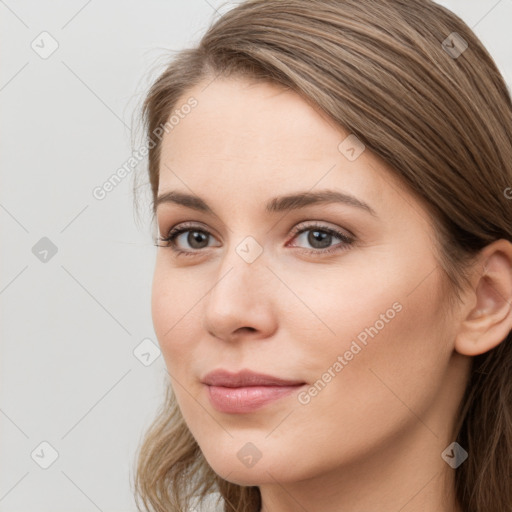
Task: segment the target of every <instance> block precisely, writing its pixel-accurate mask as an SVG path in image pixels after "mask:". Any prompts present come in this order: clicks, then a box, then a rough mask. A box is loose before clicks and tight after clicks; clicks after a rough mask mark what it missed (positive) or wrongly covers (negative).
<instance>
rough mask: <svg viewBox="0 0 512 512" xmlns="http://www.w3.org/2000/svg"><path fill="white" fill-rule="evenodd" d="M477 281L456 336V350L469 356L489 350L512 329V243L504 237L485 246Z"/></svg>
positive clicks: (477, 268) (476, 272)
mask: <svg viewBox="0 0 512 512" xmlns="http://www.w3.org/2000/svg"><path fill="white" fill-rule="evenodd" d="M473 284H474V286H473V288H472V290H470V293H469V294H468V296H469V299H471V300H469V299H468V301H469V302H470V304H471V305H470V306H468V307H467V308H466V309H463V310H462V311H463V314H464V315H465V316H463V317H462V320H461V324H460V328H459V330H458V333H457V335H456V338H455V350H457V352H459V353H460V354H464V355H467V356H476V355H479V354H483V353H485V352H488V351H489V350H491V349H493V348H494V347H496V346H497V345H499V344H500V343H501V342H502V341H503V340H504V339H505V338H506V337H507V335H508V334H509V333H510V331H511V330H512V243H510V242H509V241H507V240H504V239H501V240H497V241H496V242H493V243H492V244H490V245H488V246H487V247H485V248H484V249H482V251H481V254H480V256H479V258H478V264H477V265H476V266H475V274H474V278H473Z"/></svg>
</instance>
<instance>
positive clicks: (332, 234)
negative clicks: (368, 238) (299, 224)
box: [294, 226, 352, 252]
mask: <svg viewBox="0 0 512 512" xmlns="http://www.w3.org/2000/svg"><path fill="white" fill-rule="evenodd" d="M295 238H297V239H301V238H302V239H303V240H304V239H305V241H306V242H307V243H308V244H309V245H310V246H312V247H313V248H314V249H320V250H322V249H327V248H330V247H331V244H332V240H333V238H338V239H340V240H341V241H342V242H343V243H344V244H346V245H350V244H351V243H352V239H351V238H349V237H348V236H347V235H345V234H343V233H340V232H339V231H336V230H334V229H331V228H327V227H322V226H309V227H307V228H303V229H300V230H299V231H298V232H297V233H296V234H295V236H294V239H295ZM313 252H318V251H313ZM320 252H322V251H320Z"/></svg>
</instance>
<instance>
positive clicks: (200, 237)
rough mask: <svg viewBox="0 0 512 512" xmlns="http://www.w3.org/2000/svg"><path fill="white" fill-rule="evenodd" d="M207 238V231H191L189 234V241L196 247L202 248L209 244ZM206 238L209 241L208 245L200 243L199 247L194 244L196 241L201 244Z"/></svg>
mask: <svg viewBox="0 0 512 512" xmlns="http://www.w3.org/2000/svg"><path fill="white" fill-rule="evenodd" d="M207 238H208V235H207V234H206V233H202V232H201V231H189V234H188V236H187V242H188V243H189V244H190V247H192V248H194V249H202V248H203V247H206V246H208V241H207ZM205 240H206V241H207V242H206V246H204V245H200V246H199V247H197V246H195V245H194V244H195V242H199V244H201V242H204V241H205Z"/></svg>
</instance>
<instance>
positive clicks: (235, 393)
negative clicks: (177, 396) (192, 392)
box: [202, 370, 305, 414]
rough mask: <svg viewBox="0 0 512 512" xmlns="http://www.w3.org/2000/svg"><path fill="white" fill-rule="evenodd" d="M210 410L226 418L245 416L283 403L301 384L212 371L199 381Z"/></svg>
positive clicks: (259, 374) (245, 372) (272, 378)
mask: <svg viewBox="0 0 512 512" xmlns="http://www.w3.org/2000/svg"><path fill="white" fill-rule="evenodd" d="M202 382H203V384H205V388H206V390H207V394H208V397H209V399H210V403H211V404H212V406H213V407H214V408H215V409H216V410H217V411H219V412H222V413H227V414H245V413H250V412H254V411H257V410H258V409H261V408H263V407H264V406H266V405H268V404H270V403H272V402H275V401H276V400H279V399H284V398H285V397H286V396H290V395H291V394H293V392H295V391H297V390H298V389H299V388H301V387H302V386H303V385H304V384H305V382H304V381H301V380H289V379H282V378H280V377H275V376H273V375H265V374H262V373H256V372H253V371H251V370H242V371H240V372H238V373H231V372H228V371H227V370H214V371H213V372H210V373H208V374H207V375H206V376H205V377H204V378H203V380H202Z"/></svg>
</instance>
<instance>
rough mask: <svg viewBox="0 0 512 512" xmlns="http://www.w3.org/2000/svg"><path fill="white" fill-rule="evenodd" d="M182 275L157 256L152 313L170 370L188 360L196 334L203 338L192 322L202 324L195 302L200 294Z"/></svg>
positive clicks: (196, 338)
mask: <svg viewBox="0 0 512 512" xmlns="http://www.w3.org/2000/svg"><path fill="white" fill-rule="evenodd" d="M183 275H184V274H183V273H181V275H180V273H179V272H170V271H169V270H167V269H166V268H165V265H164V264H161V263H159V262H158V260H157V265H156V267H155V274H154V277H153V284H152V290H151V316H152V320H153V327H154V330H155V334H156V336H157V339H158V342H159V344H160V348H161V350H162V355H163V357H164V360H165V362H166V365H167V368H168V370H169V372H171V373H172V372H173V371H174V370H175V369H176V368H180V366H181V365H182V364H183V363H185V362H186V360H187V354H189V353H190V351H191V350H192V349H193V344H194V338H195V340H199V339H201V336H200V335H199V333H198V335H197V336H193V335H192V336H191V328H192V326H198V327H197V329H199V326H200V325H201V324H200V321H199V319H198V318H197V312H198V311H199V309H200V308H199V307H198V306H199V305H200V304H196V303H197V302H198V301H199V300H200V297H201V295H200V294H199V293H198V288H197V287H195V286H192V285H191V284H192V283H191V281H190V280H188V281H187V280H186V279H185V278H184V277H182V276H183ZM187 283H188V284H187ZM194 290H195V291H194ZM195 304H196V306H195V307H194V305H195Z"/></svg>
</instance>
